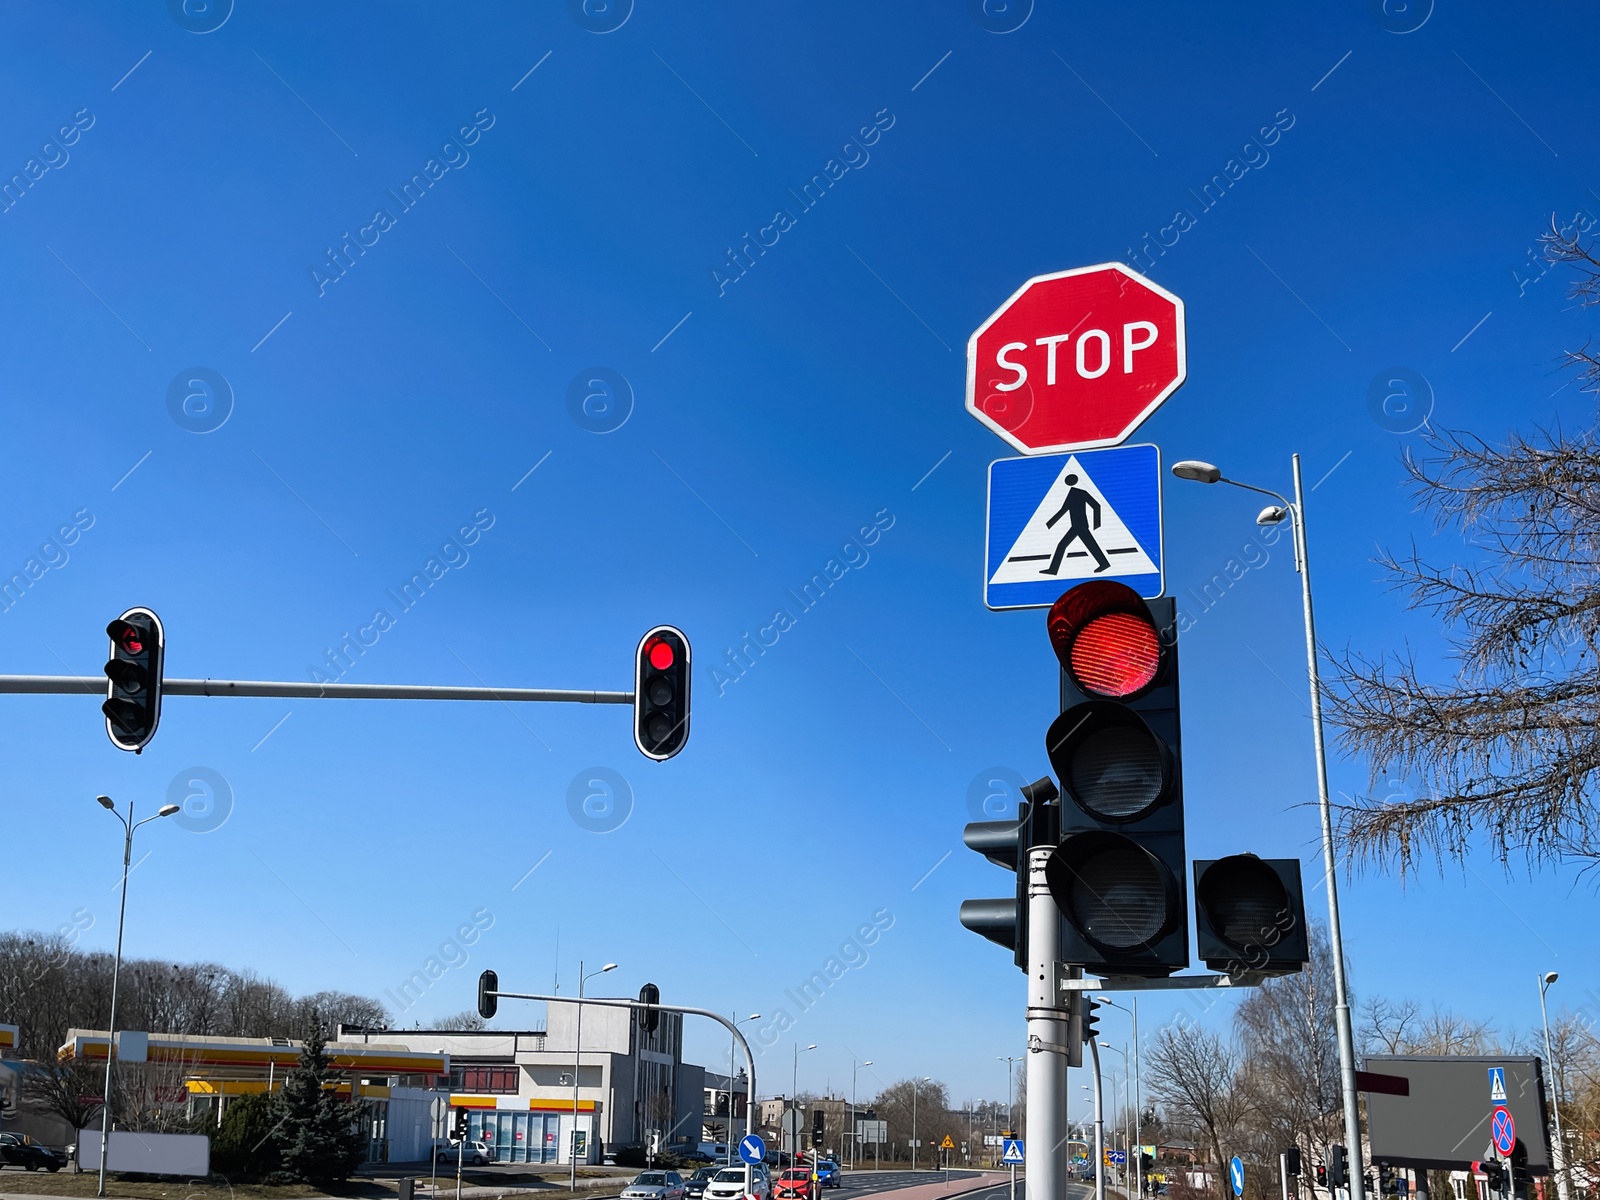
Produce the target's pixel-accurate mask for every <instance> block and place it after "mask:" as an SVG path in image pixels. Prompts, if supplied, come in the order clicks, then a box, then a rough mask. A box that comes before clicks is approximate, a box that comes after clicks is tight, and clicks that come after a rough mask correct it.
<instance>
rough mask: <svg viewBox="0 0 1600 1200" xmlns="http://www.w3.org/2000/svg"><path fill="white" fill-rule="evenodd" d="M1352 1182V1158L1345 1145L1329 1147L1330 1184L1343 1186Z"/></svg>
mask: <svg viewBox="0 0 1600 1200" xmlns="http://www.w3.org/2000/svg"><path fill="white" fill-rule="evenodd" d="M1349 1182H1350V1159H1349V1156H1348V1155H1346V1153H1345V1149H1344V1147H1343V1146H1337V1145H1335V1146H1329V1147H1328V1186H1329V1187H1331V1188H1342V1187H1344V1186H1345V1185H1346V1184H1347V1183H1349Z"/></svg>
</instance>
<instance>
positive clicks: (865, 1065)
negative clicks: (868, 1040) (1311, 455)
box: [861, 1058, 872, 1067]
mask: <svg viewBox="0 0 1600 1200" xmlns="http://www.w3.org/2000/svg"><path fill="white" fill-rule="evenodd" d="M861 1065H862V1066H863V1067H870V1066H871V1065H872V1060H871V1059H870V1058H869V1059H867V1061H866V1062H864V1063H862V1064H861Z"/></svg>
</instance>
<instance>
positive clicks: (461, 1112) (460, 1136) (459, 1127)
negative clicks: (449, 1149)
mask: <svg viewBox="0 0 1600 1200" xmlns="http://www.w3.org/2000/svg"><path fill="white" fill-rule="evenodd" d="M450 1136H451V1137H453V1138H455V1140H456V1141H458V1142H464V1141H466V1140H467V1110H466V1109H464V1108H458V1109H456V1123H455V1126H454V1128H452V1129H451V1130H450Z"/></svg>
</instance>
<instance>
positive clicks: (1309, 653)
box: [1172, 454, 1366, 1200]
mask: <svg viewBox="0 0 1600 1200" xmlns="http://www.w3.org/2000/svg"><path fill="white" fill-rule="evenodd" d="M1292 462H1293V465H1294V502H1293V503H1292V504H1291V503H1290V502H1289V501H1288V499H1286V498H1285V497H1283V496H1280V495H1279V494H1278V493H1277V492H1274V491H1271V490H1269V489H1267V488H1259V487H1255V486H1253V485H1252V484H1248V483H1240V482H1239V481H1238V480H1237V479H1228V478H1225V477H1224V476H1223V474H1222V471H1221V470H1220V469H1219V468H1218V467H1215V466H1213V465H1212V464H1210V463H1207V462H1197V461H1195V460H1193V459H1190V460H1187V461H1184V462H1178V463H1173V465H1172V473H1173V474H1174V475H1176V476H1177V477H1178V478H1179V479H1188V480H1192V481H1194V482H1195V483H1227V484H1232V485H1233V486H1234V487H1237V488H1243V489H1244V490H1245V491H1247V492H1259V493H1260V494H1261V495H1263V496H1271V497H1272V498H1273V499H1274V500H1276V501H1277V502H1278V503H1277V504H1274V505H1269V506H1268V507H1266V508H1264V509H1262V510H1261V512H1260V513H1259V514H1258V515H1257V516H1256V524H1258V525H1276V524H1278V522H1280V521H1282V520H1283V519H1284V518H1285V517H1288V518H1289V520H1290V523H1291V526H1292V528H1293V530H1294V567H1295V570H1296V571H1298V572H1299V573H1300V602H1301V607H1302V609H1303V610H1304V612H1305V622H1306V673H1307V675H1308V676H1309V682H1310V686H1311V741H1312V747H1313V749H1314V750H1315V752H1316V762H1317V807H1318V809H1319V810H1320V812H1321V816H1322V868H1323V871H1324V873H1325V875H1326V877H1327V881H1328V944H1329V947H1330V949H1331V950H1332V952H1333V1017H1334V1025H1335V1027H1336V1029H1337V1031H1338V1036H1339V1083H1340V1088H1341V1090H1342V1091H1343V1093H1344V1136H1345V1145H1347V1146H1349V1147H1350V1148H1351V1151H1352V1153H1357V1152H1358V1151H1359V1150H1360V1147H1361V1117H1360V1112H1359V1109H1358V1108H1357V1105H1356V1047H1355V1038H1354V1035H1353V1034H1352V1031H1351V1028H1350V993H1349V990H1348V988H1347V987H1346V985H1345V978H1344V935H1343V934H1342V933H1341V932H1340V929H1339V884H1338V878H1337V873H1336V872H1337V867H1338V863H1337V861H1336V859H1335V856H1334V852H1333V811H1332V806H1331V805H1330V803H1329V800H1328V756H1327V750H1326V747H1325V746H1324V744H1323V738H1322V680H1321V677H1320V675H1319V673H1318V671H1317V632H1316V624H1315V622H1314V620H1313V619H1312V614H1311V565H1310V562H1309V561H1308V558H1307V549H1306V513H1305V491H1304V489H1303V487H1302V485H1301V481H1300V456H1299V455H1298V454H1296V455H1294V456H1293V458H1292ZM1357 1157H1358V1158H1359V1153H1357ZM1358 1166H1359V1164H1358ZM1365 1192H1366V1180H1365V1179H1363V1178H1362V1173H1361V1171H1360V1170H1359V1169H1358V1170H1354V1171H1351V1172H1350V1200H1364V1198H1365Z"/></svg>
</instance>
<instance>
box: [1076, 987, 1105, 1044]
mask: <svg viewBox="0 0 1600 1200" xmlns="http://www.w3.org/2000/svg"><path fill="white" fill-rule="evenodd" d="M1079 994H1080V995H1082V993H1079ZM1099 1036H1100V1006H1099V1005H1098V1004H1096V1003H1095V1001H1094V998H1093V997H1092V996H1084V997H1083V1043H1084V1045H1086V1046H1087V1045H1088V1044H1089V1041H1090V1039H1091V1038H1098V1037H1099Z"/></svg>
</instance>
